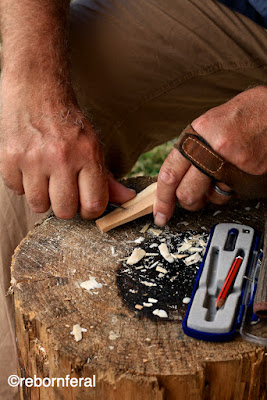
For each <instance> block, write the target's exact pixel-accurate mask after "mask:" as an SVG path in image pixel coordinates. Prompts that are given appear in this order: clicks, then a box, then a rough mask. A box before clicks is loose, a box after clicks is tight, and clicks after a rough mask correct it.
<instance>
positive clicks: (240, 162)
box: [235, 149, 252, 172]
mask: <svg viewBox="0 0 267 400" xmlns="http://www.w3.org/2000/svg"><path fill="white" fill-rule="evenodd" d="M251 159H252V157H251V155H250V154H249V153H248V152H247V151H246V150H244V149H243V150H241V151H239V152H238V153H237V154H236V159H235V164H236V165H237V166H238V167H239V168H240V169H242V170H246V169H247V167H248V164H251ZM251 172H252V171H251Z"/></svg>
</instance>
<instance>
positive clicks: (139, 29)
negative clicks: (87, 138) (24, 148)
mask: <svg viewBox="0 0 267 400" xmlns="http://www.w3.org/2000/svg"><path fill="white" fill-rule="evenodd" d="M70 11H71V12H70V22H71V24H70V47H71V61H72V74H73V84H74V87H75V90H76V93H77V97H78V101H79V104H80V106H81V108H82V109H83V111H84V112H85V114H86V115H87V116H88V118H90V119H91V120H92V123H93V124H94V126H95V128H96V129H97V130H98V131H99V133H100V135H101V140H102V142H103V148H104V152H105V156H106V164H107V166H108V168H109V169H110V170H111V171H112V172H113V173H114V174H115V176H117V177H121V176H123V175H125V174H126V173H127V172H128V171H129V170H130V169H131V168H132V166H133V164H134V163H135V161H136V160H137V158H138V157H139V155H140V154H141V153H142V152H145V151H148V150H149V149H151V148H153V147H154V146H156V145H158V144H160V143H163V142H166V141H167V140H170V139H172V138H174V137H177V136H178V134H179V132H180V131H181V130H182V128H183V127H184V126H185V125H187V124H188V123H189V122H191V121H192V120H193V119H194V118H195V117H197V116H199V115H201V114H202V113H204V112H205V111H206V110H208V109H209V108H211V107H214V106H218V105H220V104H222V103H224V102H225V101H227V100H228V99H229V98H231V97H233V96H235V95H236V94H238V93H239V92H241V91H243V90H245V89H247V88H248V87H249V86H250V85H260V84H263V83H265V84H266V83H267V30H265V29H264V28H262V27H260V26H258V25H256V24H255V23H254V22H252V21H250V20H249V19H247V18H246V17H244V16H242V15H240V14H237V13H234V12H233V11H231V10H230V9H228V8H226V7H225V6H223V5H222V4H220V3H218V2H217V1H216V0H214V1H213V0H205V1H202V0H128V1H126V0H116V1H115V0H78V1H75V2H73V3H72V4H71V10H70ZM44 40H45V38H44ZM39 218H40V215H36V214H33V213H32V212H31V211H30V210H29V208H28V206H27V204H26V201H25V198H24V196H21V197H16V196H14V194H13V193H12V192H11V191H10V190H8V189H7V188H5V186H4V185H3V183H2V182H0V230H1V241H0V304H1V305H0V338H1V341H0V400H9V399H13V398H15V397H16V396H17V391H16V390H15V389H11V388H9V386H8V384H7V378H8V376H9V375H11V374H16V370H17V369H16V368H17V361H16V347H15V333H14V320H13V304H12V296H10V295H9V296H6V292H7V290H8V287H9V284H10V263H11V256H12V254H13V252H14V249H15V247H16V246H17V245H18V244H19V242H20V241H21V240H22V238H23V237H24V236H25V235H26V233H27V232H28V231H29V230H30V229H32V227H33V225H34V223H35V222H36V221H37V220H38V219H39Z"/></svg>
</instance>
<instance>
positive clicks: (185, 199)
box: [176, 189, 195, 206]
mask: <svg viewBox="0 0 267 400" xmlns="http://www.w3.org/2000/svg"><path fill="white" fill-rule="evenodd" d="M176 196H177V199H178V201H179V203H181V204H183V205H187V206H192V205H193V204H194V203H195V199H194V198H193V196H192V195H191V194H190V193H188V192H185V191H184V190H179V189H178V190H177V192H176Z"/></svg>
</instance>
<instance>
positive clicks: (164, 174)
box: [159, 166, 178, 186]
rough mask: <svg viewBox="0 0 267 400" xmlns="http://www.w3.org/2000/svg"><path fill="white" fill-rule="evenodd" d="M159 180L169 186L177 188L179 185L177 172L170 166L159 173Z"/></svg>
mask: <svg viewBox="0 0 267 400" xmlns="http://www.w3.org/2000/svg"><path fill="white" fill-rule="evenodd" d="M159 180H160V181H161V182H163V183H164V184H165V185H167V186H175V185H177V184H178V179H177V177H176V174H175V171H174V170H173V169H172V168H171V167H170V166H164V167H162V168H161V170H160V172H159Z"/></svg>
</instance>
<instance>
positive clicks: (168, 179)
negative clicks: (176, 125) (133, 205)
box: [153, 149, 191, 226]
mask: <svg viewBox="0 0 267 400" xmlns="http://www.w3.org/2000/svg"><path fill="white" fill-rule="evenodd" d="M190 165H191V163H190V162H189V161H188V160H187V159H186V158H184V157H183V156H182V155H181V154H180V153H179V152H178V151H177V150H176V149H173V150H172V151H171V152H170V153H169V155H168V156H167V158H166V160H165V161H164V163H163V164H162V167H161V169H160V172H159V176H158V185H157V194H156V199H155V203H154V208H153V213H154V218H155V224H156V225H159V226H164V225H166V223H167V222H168V220H169V219H170V218H171V216H172V214H173V212H174V208H175V203H176V195H175V192H176V189H177V187H178V186H179V184H180V181H181V180H182V178H183V176H184V174H185V173H186V171H187V170H188V168H189V167H190Z"/></svg>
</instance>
